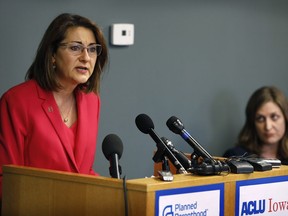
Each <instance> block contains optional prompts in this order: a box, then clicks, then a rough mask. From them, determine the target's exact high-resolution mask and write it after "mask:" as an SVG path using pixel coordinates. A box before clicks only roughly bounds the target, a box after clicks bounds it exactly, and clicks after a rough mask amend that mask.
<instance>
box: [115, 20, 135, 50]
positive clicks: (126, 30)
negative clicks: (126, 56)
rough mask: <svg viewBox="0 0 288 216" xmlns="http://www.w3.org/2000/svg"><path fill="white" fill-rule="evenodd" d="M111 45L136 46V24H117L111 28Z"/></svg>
mask: <svg viewBox="0 0 288 216" xmlns="http://www.w3.org/2000/svg"><path fill="white" fill-rule="evenodd" d="M111 44H112V45H117V46H128V45H133V44H134V24H129V23H117V24H113V25H112V26H111Z"/></svg>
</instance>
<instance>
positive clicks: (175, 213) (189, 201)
mask: <svg viewBox="0 0 288 216" xmlns="http://www.w3.org/2000/svg"><path fill="white" fill-rule="evenodd" d="M155 215H157V216H209V215H211V216H212V215H213V216H215V215H217V216H218V215H219V216H223V215H224V183H221V184H213V185H203V186H195V187H185V188H177V189H169V190H161V191H156V193H155Z"/></svg>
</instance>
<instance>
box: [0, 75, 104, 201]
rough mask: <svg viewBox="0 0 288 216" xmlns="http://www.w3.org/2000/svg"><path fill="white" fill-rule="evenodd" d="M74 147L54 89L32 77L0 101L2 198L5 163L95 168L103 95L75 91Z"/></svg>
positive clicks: (78, 169)
mask: <svg viewBox="0 0 288 216" xmlns="http://www.w3.org/2000/svg"><path fill="white" fill-rule="evenodd" d="M76 101H77V112H78V120H77V125H78V126H77V133H76V134H75V147H74V148H75V149H74V152H73V149H72V147H71V145H70V144H69V142H68V141H69V140H68V138H67V137H66V135H65V131H64V127H66V125H65V124H64V123H63V121H62V118H61V115H60V112H59V109H58V106H57V104H56V101H55V99H54V97H53V94H52V92H48V91H45V90H43V89H42V88H40V87H39V85H38V84H37V83H36V82H35V81H34V80H30V81H27V82H24V83H22V84H20V85H18V86H15V87H13V88H11V89H10V90H8V91H7V92H6V93H4V94H3V96H2V98H1V100H0V167H1V168H0V198H1V194H2V193H1V192H2V189H1V188H2V165H3V164H16V165H24V166H31V167H38V168H46V169H53V170H61V171H69V172H75V173H83V174H95V173H94V171H93V170H92V166H93V162H94V157H95V152H96V138H97V133H98V122H99V111H100V98H99V96H98V95H96V94H94V93H89V94H85V93H83V92H81V91H77V92H76Z"/></svg>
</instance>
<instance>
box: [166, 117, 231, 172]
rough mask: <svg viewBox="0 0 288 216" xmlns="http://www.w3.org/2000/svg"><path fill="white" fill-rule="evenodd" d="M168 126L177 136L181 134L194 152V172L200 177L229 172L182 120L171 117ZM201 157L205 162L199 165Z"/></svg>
mask: <svg viewBox="0 0 288 216" xmlns="http://www.w3.org/2000/svg"><path fill="white" fill-rule="evenodd" d="M166 125H167V126H168V128H169V129H170V130H171V131H172V132H173V133H176V134H179V135H180V136H181V137H182V138H183V139H184V140H185V141H186V142H187V143H188V144H189V145H190V146H191V147H192V148H193V150H194V152H193V154H192V160H194V161H193V162H192V169H191V170H192V172H195V173H197V174H200V175H211V174H212V175H213V174H218V173H221V172H223V171H228V170H229V166H228V165H227V163H225V162H221V161H219V160H217V161H216V160H215V159H214V158H213V157H212V156H211V155H210V154H209V153H208V152H207V151H206V150H205V149H204V148H203V147H202V146H201V145H200V144H199V143H198V142H197V141H196V140H195V139H194V138H193V137H192V136H191V135H190V134H189V133H188V132H187V131H186V130H185V128H184V125H183V123H182V122H181V120H180V119H178V118H177V117H175V116H172V117H170V118H169V119H168V120H167V122H166ZM199 156H201V157H202V158H203V161H204V162H202V163H201V164H198V157H199Z"/></svg>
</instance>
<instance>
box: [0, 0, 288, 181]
mask: <svg viewBox="0 0 288 216" xmlns="http://www.w3.org/2000/svg"><path fill="white" fill-rule="evenodd" d="M62 12H70V13H78V14H80V15H83V16H86V17H88V18H90V19H92V20H94V21H95V22H97V23H98V25H99V26H101V27H102V28H103V31H104V33H105V37H106V39H107V42H108V43H109V44H110V36H109V28H110V26H111V25H112V24H114V23H132V24H134V25H135V44H134V45H132V46H125V47H116V46H111V45H109V52H110V54H109V55H110V63H109V67H107V70H106V73H105V75H104V76H103V80H102V85H101V99H102V106H101V120H100V125H99V134H98V141H97V145H98V150H97V155H96V158H95V165H94V168H95V170H96V171H97V172H99V173H100V174H101V175H104V176H109V171H108V167H109V162H108V161H107V160H106V158H105V157H104V155H103V153H102V149H101V147H102V141H103V139H104V138H105V136H106V135H108V134H111V133H114V134H117V135H118V136H119V137H120V138H121V140H122V142H123V145H124V151H123V155H122V158H121V159H120V164H121V166H122V170H123V175H126V177H127V178H130V179H131V178H142V177H145V176H151V175H152V174H153V160H152V157H153V151H154V150H155V149H156V144H155V143H154V141H153V140H152V139H151V137H150V136H149V135H146V134H143V133H142V132H140V131H139V130H138V129H137V127H136V125H135V118H136V116H137V115H139V114H140V113H145V114H147V115H149V116H150V117H151V119H152V120H153V122H154V125H155V131H156V132H157V133H158V135H159V136H165V137H167V138H168V139H170V140H171V141H172V142H173V144H174V146H175V147H176V148H177V149H179V150H182V151H184V152H187V153H191V152H192V151H193V150H192V148H191V147H190V146H189V145H188V144H187V143H186V142H185V141H183V140H182V138H181V137H180V136H179V135H176V134H173V133H172V132H170V130H169V129H168V128H167V126H166V121H167V119H168V118H170V117H171V116H172V115H174V116H177V117H178V118H180V119H181V120H182V122H183V123H184V125H185V128H186V130H187V131H188V132H189V133H190V134H191V135H192V136H194V138H195V139H196V140H197V141H198V142H199V143H200V144H201V145H202V146H203V147H204V148H205V149H206V150H207V151H208V152H209V153H210V154H212V155H217V156H220V155H222V154H223V152H224V151H225V149H227V148H229V147H232V146H233V145H234V143H235V141H236V138H237V135H238V132H239V130H240V128H241V127H242V125H243V123H244V110H245V106H246V102H247V100H248V98H249V97H250V95H251V94H252V92H253V91H254V90H256V89H257V88H259V87H261V86H263V85H275V86H277V87H279V88H280V89H282V90H283V91H284V92H285V93H286V94H288V87H287V80H288V79H287V78H288V73H287V70H288V61H287V53H288V1H286V0H205V1H203V0H181V1H175V0H165V1H163V0H158V1H152V0H145V1H140V0H134V1H132V0H105V1H100V0H81V1H78V0H69V1H68V0H57V1H56V0H49V1H47V0H45V1H44V0H0V29H1V30H0V32H1V33H0V47H1V52H0V73H1V81H0V94H1V95H2V94H3V93H4V91H6V90H8V89H9V88H10V87H12V86H13V85H16V84H18V83H20V82H22V81H23V80H24V76H25V73H26V71H27V69H28V67H29V66H30V64H31V63H32V61H33V58H34V56H35V52H36V49H37V46H38V44H39V42H40V40H41V38H42V35H43V34H44V31H45V30H46V28H47V26H48V25H49V23H50V22H51V21H52V19H54V17H55V16H57V15H58V14H60V13H62ZM23 97H25V95H23ZM39 124H41V122H39Z"/></svg>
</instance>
